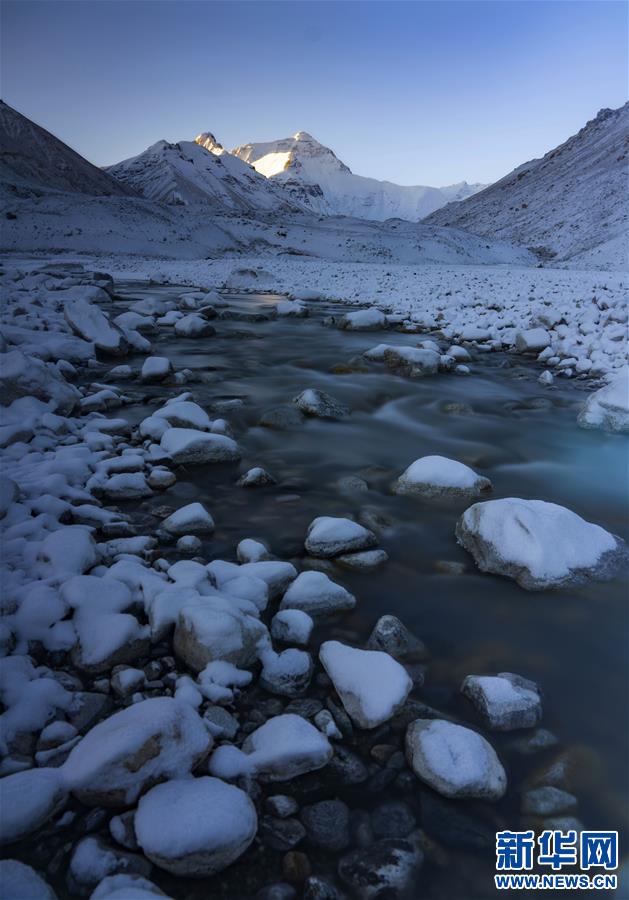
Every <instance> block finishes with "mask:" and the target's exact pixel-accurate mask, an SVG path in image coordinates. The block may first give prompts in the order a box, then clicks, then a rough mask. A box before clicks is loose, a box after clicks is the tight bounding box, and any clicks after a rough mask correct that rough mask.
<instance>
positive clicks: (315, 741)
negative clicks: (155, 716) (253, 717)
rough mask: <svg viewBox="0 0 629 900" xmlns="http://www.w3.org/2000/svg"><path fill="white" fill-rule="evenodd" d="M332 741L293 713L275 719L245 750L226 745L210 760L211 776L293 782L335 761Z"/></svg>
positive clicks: (262, 726)
mask: <svg viewBox="0 0 629 900" xmlns="http://www.w3.org/2000/svg"><path fill="white" fill-rule="evenodd" d="M332 752H333V751H332V747H331V746H330V743H329V741H328V739H327V738H326V737H325V736H324V735H322V734H321V732H320V731H319V729H318V728H315V726H314V725H311V724H310V722H308V721H307V719H304V718H302V717H301V716H297V715H294V714H292V713H285V714H284V715H281V716H274V717H273V718H272V719H269V720H268V721H267V722H265V723H264V725H261V726H260V727H259V728H257V729H256V730H255V731H254V732H253V734H250V735H249V737H248V738H247V739H246V740H245V742H244V744H243V745H242V750H239V749H238V748H237V747H234V746H230V745H224V746H222V747H219V748H218V749H217V750H215V751H214V753H213V754H212V756H211V757H210V765H209V769H210V773H211V774H212V775H216V776H218V777H219V778H228V779H231V778H238V776H240V775H245V774H250V775H255V776H257V777H258V778H259V779H260V780H261V781H290V780H291V779H292V778H296V777H297V776H298V775H303V774H304V773H305V772H313V771H314V770H315V769H320V768H322V767H323V766H325V765H326V764H327V763H328V762H329V761H330V759H331V757H332Z"/></svg>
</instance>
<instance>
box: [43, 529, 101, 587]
mask: <svg viewBox="0 0 629 900" xmlns="http://www.w3.org/2000/svg"><path fill="white" fill-rule="evenodd" d="M37 556H38V559H39V560H40V562H41V563H42V564H43V565H44V566H45V568H46V570H47V574H50V575H61V574H66V575H68V576H69V575H80V574H82V573H83V572H87V570H88V569H91V568H92V566H95V565H96V563H97V562H98V561H99V559H100V554H99V552H98V548H97V546H96V543H95V541H94V538H93V537H92V536H91V534H90V533H89V531H88V530H87V528H84V527H83V526H82V525H68V526H66V527H65V528H60V529H59V530H58V531H53V532H51V533H50V534H49V535H48V536H47V537H46V538H45V539H44V540H43V541H42V544H41V547H40V548H39V553H38V555H37Z"/></svg>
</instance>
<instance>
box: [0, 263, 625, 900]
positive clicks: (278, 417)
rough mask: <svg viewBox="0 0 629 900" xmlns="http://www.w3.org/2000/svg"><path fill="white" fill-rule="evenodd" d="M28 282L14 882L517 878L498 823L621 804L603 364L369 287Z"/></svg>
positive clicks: (613, 533) (18, 506) (185, 884)
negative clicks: (498, 338)
mask: <svg viewBox="0 0 629 900" xmlns="http://www.w3.org/2000/svg"><path fill="white" fill-rule="evenodd" d="M4 290H5V296H6V306H5V310H6V312H5V327H4V328H3V335H4V336H3V340H4V346H3V350H4V351H5V352H4V354H3V356H4V365H3V369H2V381H3V387H4V391H5V394H4V397H5V402H6V403H7V408H6V409H5V417H4V421H3V425H2V445H3V450H2V453H3V474H2V484H1V487H2V498H1V499H2V519H0V527H1V528H2V532H3V534H2V539H3V547H4V563H3V566H4V568H3V583H4V588H5V590H4V595H5V596H4V612H5V616H4V620H3V624H2V632H1V637H2V646H3V653H4V655H3V657H2V659H0V690H1V692H2V701H3V706H4V709H3V712H2V715H1V716H0V728H1V731H0V738H1V741H2V751H3V762H2V775H3V778H2V780H0V798H1V802H2V807H3V810H4V811H5V812H4V813H3V815H2V821H1V823H0V824H1V826H2V827H1V829H0V835H1V839H2V843H3V844H4V856H5V857H6V860H5V861H3V862H2V863H0V879H4V883H5V884H8V885H10V886H11V888H10V889H11V890H12V891H13V894H12V895H10V896H15V897H18V896H19V897H26V896H30V895H32V896H34V897H35V896H37V897H53V896H55V895H56V896H57V897H59V898H61V897H70V896H93V897H94V898H95V900H106V898H116V900H130V898H131V897H138V898H139V897H146V898H149V897H152V896H155V895H160V892H161V894H165V895H166V896H170V897H172V898H175V900H180V898H181V900H183V898H186V900H188V898H189V900H193V898H194V900H196V898H201V897H206V896H208V894H211V895H212V896H217V897H259V898H267V900H290V898H293V897H306V898H309V900H315V898H317V900H318V898H331V900H332V898H336V897H344V896H356V897H366V898H370V897H377V896H403V897H404V896H406V897H415V896H419V895H420V894H421V896H425V897H427V898H444V900H451V898H455V897H456V898H459V897H466V898H468V897H469V898H473V897H478V898H486V897H487V896H491V895H492V894H493V871H494V867H495V856H494V846H495V833H496V831H498V830H501V829H503V828H512V829H519V828H528V827H532V828H535V829H538V830H541V829H543V828H548V827H552V828H555V827H560V828H563V829H564V830H566V829H569V828H575V829H579V828H581V827H583V826H584V825H585V826H591V827H602V826H604V827H608V828H613V829H616V828H624V827H625V824H626V823H625V814H626V810H625V808H624V807H625V803H624V800H625V799H626V796H627V783H626V772H625V770H624V759H625V752H626V749H627V748H626V746H624V745H623V740H624V737H623V736H626V734H627V728H626V725H627V719H626V705H625V703H624V700H625V693H626V691H625V685H626V679H627V664H626V657H625V649H626V648H625V647H624V639H625V635H626V609H625V606H624V602H625V597H624V593H625V591H624V588H625V587H626V576H625V564H626V549H625V544H624V540H623V539H626V538H627V529H626V499H627V498H626V480H625V476H624V468H623V467H624V454H625V453H626V439H625V438H623V437H622V436H621V435H619V434H607V433H602V432H600V431H598V430H584V429H583V428H580V427H579V425H578V424H577V417H578V415H579V413H580V411H581V410H582V409H583V407H584V404H585V402H586V400H587V398H588V396H589V395H590V392H591V391H592V389H593V388H595V387H598V386H599V385H597V384H596V383H592V382H591V381H589V380H588V379H587V378H586V377H585V376H583V377H580V378H576V379H570V380H569V379H565V380H564V379H563V378H561V377H557V378H555V379H554V380H553V381H552V383H550V384H549V383H548V382H549V379H542V380H541V382H540V380H539V379H540V375H541V374H543V373H544V372H547V370H545V369H543V368H542V366H541V364H540V363H537V362H535V361H534V357H529V358H528V359H527V357H526V355H525V356H522V355H520V354H515V353H514V354H507V353H505V352H503V351H498V350H496V348H495V347H491V346H488V345H486V344H485V343H484V341H483V339H482V338H481V337H480V336H477V338H473V336H470V340H467V341H462V342H460V343H459V344H457V345H454V346H453V345H452V344H451V343H450V342H449V341H448V340H446V339H445V338H444V337H443V335H441V334H440V333H438V332H431V333H423V334H422V333H420V332H419V331H418V328H417V326H416V325H413V324H411V323H409V322H406V321H405V320H404V319H403V317H395V316H393V317H388V318H387V317H385V316H384V315H383V314H382V313H381V312H378V311H374V310H370V309H367V310H364V311H359V312H352V313H351V314H349V315H348V314H347V311H346V310H344V309H343V308H342V307H340V306H338V305H334V304H323V303H318V302H315V301H308V300H303V301H299V300H297V301H287V300H286V298H285V297H283V296H279V295H271V294H266V295H260V294H242V293H240V294H238V293H226V292H222V293H217V292H208V291H198V290H195V289H194V288H192V287H185V286H174V285H147V284H132V283H116V284H114V283H113V282H112V280H111V279H110V278H109V277H108V276H107V275H104V274H102V273H87V272H85V271H84V270H83V269H82V268H81V267H75V268H72V267H64V266H57V267H48V268H47V270H46V269H44V270H43V271H40V272H38V273H31V272H16V271H15V270H13V271H10V272H7V273H6V274H5V278H4ZM537 339H538V340H539V335H538V336H537ZM535 340H536V336H535V335H532V334H530V333H529V334H527V335H523V336H522V337H521V339H520V347H519V350H520V351H522V352H524V353H525V354H526V353H532V352H540V348H539V346H538V345H537V344H535ZM532 344H535V346H534V347H531V345H532ZM541 352H543V348H542V350H541ZM571 374H574V373H571ZM604 390H608V389H605V388H604ZM614 402H615V401H614ZM588 403H589V405H590V406H591V407H596V409H598V408H599V407H601V403H602V407H601V408H603V409H604V410H605V414H604V415H602V416H601V417H600V418H601V421H599V422H598V423H594V422H592V421H589V422H587V423H586V424H588V425H593V424H599V425H600V424H605V423H607V424H609V420H610V417H611V419H612V420H613V423H614V425H616V424H617V423H618V422H619V421H621V419H622V415H623V413H622V410H618V408H617V406H614V405H613V403H612V405H611V406H610V405H609V404H607V405H605V404H606V400H605V397H603V398H602V401H601V400H600V399H599V401H597V403H598V406H597V405H596V403H594V404H593V403H592V401H591V400H590V401H588ZM610 409H611V412H610ZM582 424H583V423H582ZM623 427H624V426H623ZM611 430H612V431H618V430H622V429H619V428H617V427H613V428H611ZM621 846H622V845H621ZM26 867H30V868H26ZM38 879H44V880H45V883H42V882H41V881H39V880H38ZM29 890H30V891H31V894H28V891H29Z"/></svg>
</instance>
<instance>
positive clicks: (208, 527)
mask: <svg viewBox="0 0 629 900" xmlns="http://www.w3.org/2000/svg"><path fill="white" fill-rule="evenodd" d="M162 528H164V529H165V530H166V531H168V532H169V533H170V534H211V533H212V532H213V531H214V519H213V518H212V516H211V515H210V514H209V512H208V511H207V509H206V508H205V507H204V506H203V504H202V503H189V504H188V505H187V506H182V507H181V508H180V509H178V510H176V511H175V512H174V513H173V514H172V515H171V516H168V518H167V519H164V521H163V522H162Z"/></svg>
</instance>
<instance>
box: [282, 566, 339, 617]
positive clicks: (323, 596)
mask: <svg viewBox="0 0 629 900" xmlns="http://www.w3.org/2000/svg"><path fill="white" fill-rule="evenodd" d="M355 606H356V598H355V597H354V595H353V594H350V592H349V591H348V590H346V589H345V588H344V587H343V586H342V585H340V584H336V582H334V581H332V580H331V579H330V578H328V576H327V575H326V574H325V573H324V572H315V571H311V572H302V573H301V574H300V575H298V576H297V578H296V579H295V580H294V581H293V583H292V584H291V586H290V587H289V588H288V590H287V591H286V593H285V594H284V596H283V597H282V601H281V603H280V609H281V610H285V611H288V610H295V611H297V610H301V611H302V612H304V613H309V614H310V615H312V616H315V617H316V616H325V615H330V614H332V613H336V612H342V611H345V610H349V609H353V608H354V607H355Z"/></svg>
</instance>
